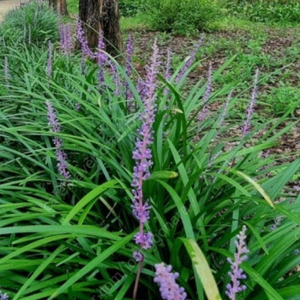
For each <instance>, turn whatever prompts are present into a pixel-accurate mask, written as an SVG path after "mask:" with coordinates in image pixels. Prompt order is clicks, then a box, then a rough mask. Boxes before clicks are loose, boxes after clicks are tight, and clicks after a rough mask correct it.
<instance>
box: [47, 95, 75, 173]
mask: <svg viewBox="0 0 300 300" xmlns="http://www.w3.org/2000/svg"><path fill="white" fill-rule="evenodd" d="M46 106H47V112H48V113H47V117H48V125H49V126H50V131H51V132H54V133H59V132H60V129H61V128H60V124H59V121H58V119H57V117H56V112H55V110H54V108H53V106H52V104H51V102H50V101H49V100H47V101H46ZM52 142H53V144H54V145H55V148H56V150H55V155H56V161H57V168H58V171H59V173H60V175H62V176H63V177H64V178H66V179H68V178H70V177H71V174H70V173H69V172H68V170H67V167H68V166H67V155H66V153H65V152H64V151H63V150H62V140H61V139H60V138H58V137H54V138H53V139H52Z"/></svg>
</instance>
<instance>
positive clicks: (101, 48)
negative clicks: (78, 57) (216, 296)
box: [97, 31, 108, 86]
mask: <svg viewBox="0 0 300 300" xmlns="http://www.w3.org/2000/svg"><path fill="white" fill-rule="evenodd" d="M107 60H108V59H107V55H106V53H105V44H104V36H103V32H102V31H100V34H99V40H98V53H97V62H98V66H99V68H100V70H99V85H100V86H102V85H103V83H104V65H105V63H106V62H107Z"/></svg>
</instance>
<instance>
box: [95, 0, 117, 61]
mask: <svg viewBox="0 0 300 300" xmlns="http://www.w3.org/2000/svg"><path fill="white" fill-rule="evenodd" d="M100 17H101V29H102V31H103V33H104V38H105V40H106V51H107V52H108V53H111V54H113V55H115V54H117V53H118V52H120V51H122V38H121V29H120V15H119V4H118V1H117V0H100Z"/></svg>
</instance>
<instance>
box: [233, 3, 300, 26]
mask: <svg viewBox="0 0 300 300" xmlns="http://www.w3.org/2000/svg"><path fill="white" fill-rule="evenodd" d="M228 7H229V8H230V10H231V11H232V13H233V14H237V15H238V16H239V17H242V18H249V19H250V20H251V21H254V22H266V23H289V22H290V23H299V20H300V2H299V1H297V0H289V1H283V0H282V1H274V0H273V1H266V0H255V1H248V0H242V1H239V2H238V4H237V3H236V1H230V2H229V5H228Z"/></svg>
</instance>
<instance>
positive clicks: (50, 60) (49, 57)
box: [47, 41, 53, 77]
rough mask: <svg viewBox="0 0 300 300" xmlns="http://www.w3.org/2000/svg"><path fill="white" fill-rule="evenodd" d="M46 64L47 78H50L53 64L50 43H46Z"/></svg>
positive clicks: (51, 45)
mask: <svg viewBox="0 0 300 300" xmlns="http://www.w3.org/2000/svg"><path fill="white" fill-rule="evenodd" d="M48 52H49V54H48V62H47V75H48V77H51V76H52V64H53V44H52V43H51V41H49V43H48Z"/></svg>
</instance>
